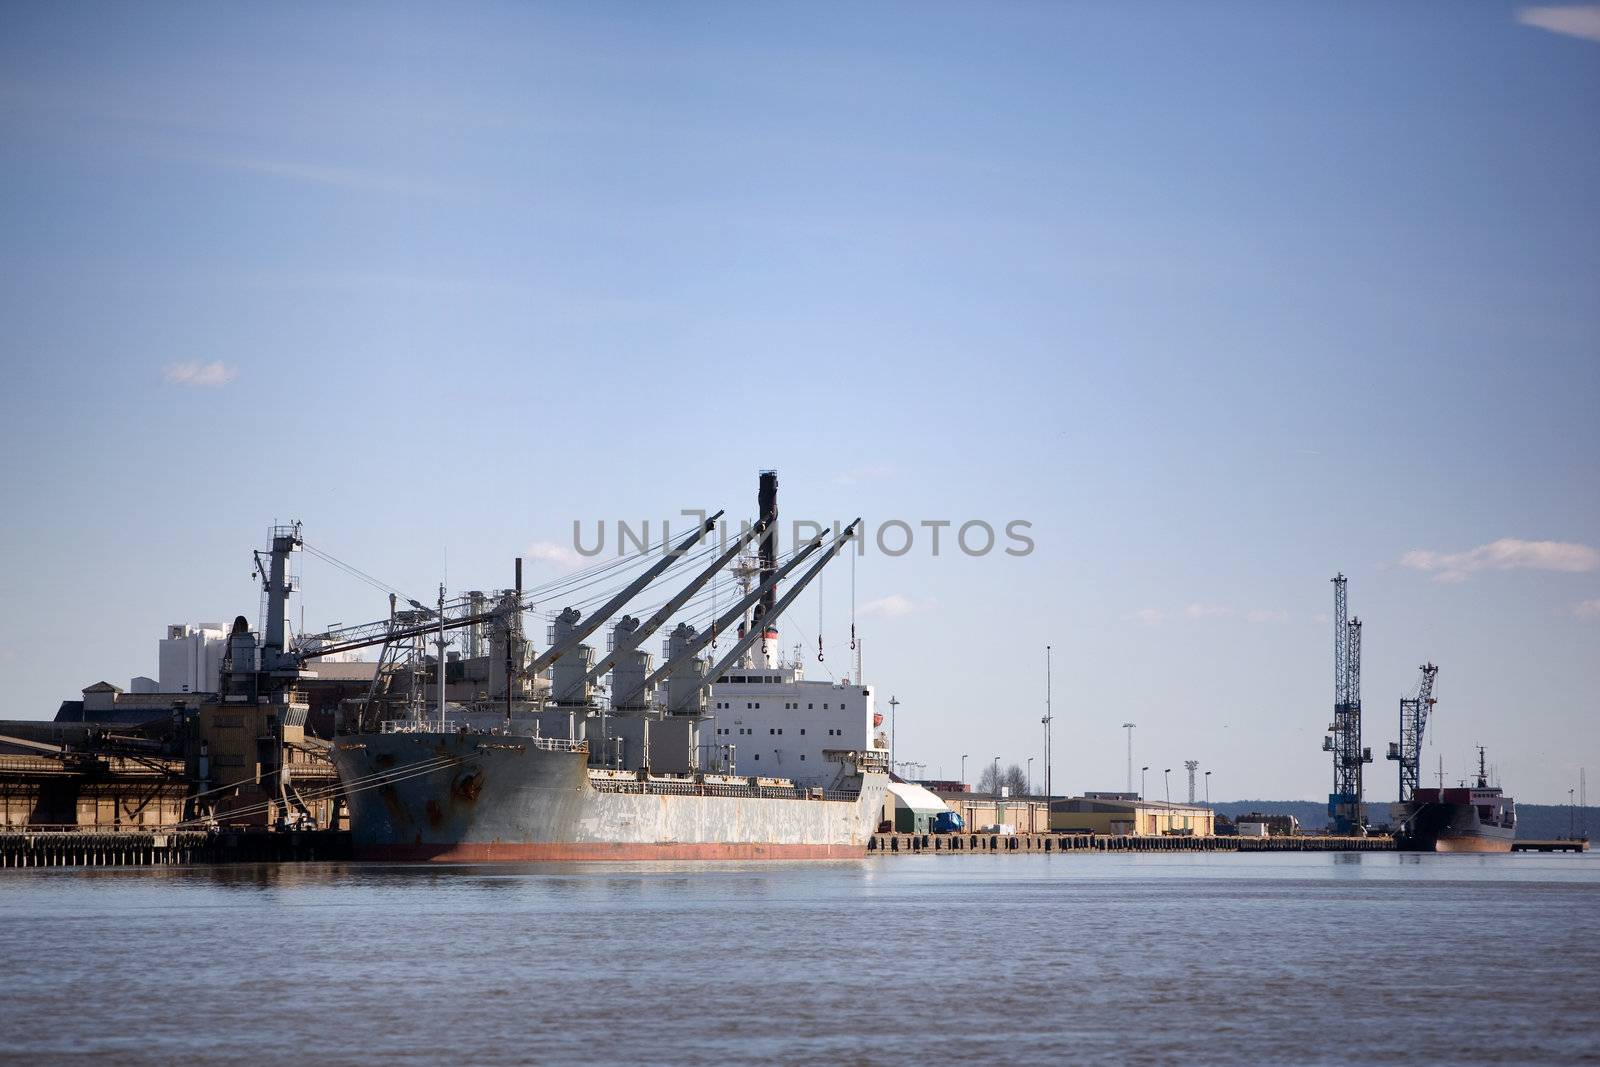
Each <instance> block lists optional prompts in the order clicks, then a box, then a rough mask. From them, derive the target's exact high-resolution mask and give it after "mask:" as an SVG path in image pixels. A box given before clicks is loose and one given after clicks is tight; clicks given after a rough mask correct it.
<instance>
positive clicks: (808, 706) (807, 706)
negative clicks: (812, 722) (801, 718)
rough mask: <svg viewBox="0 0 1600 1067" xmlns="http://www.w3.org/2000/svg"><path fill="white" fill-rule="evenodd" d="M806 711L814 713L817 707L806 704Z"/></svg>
mask: <svg viewBox="0 0 1600 1067" xmlns="http://www.w3.org/2000/svg"><path fill="white" fill-rule="evenodd" d="M806 710H807V711H816V710H817V706H816V705H815V704H807V705H806Z"/></svg>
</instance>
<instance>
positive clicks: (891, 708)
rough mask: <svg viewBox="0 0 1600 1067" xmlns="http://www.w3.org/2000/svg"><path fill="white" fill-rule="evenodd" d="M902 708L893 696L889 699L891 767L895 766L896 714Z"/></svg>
mask: <svg viewBox="0 0 1600 1067" xmlns="http://www.w3.org/2000/svg"><path fill="white" fill-rule="evenodd" d="M898 707H900V701H899V700H898V699H897V698H895V697H893V696H891V697H890V698H889V766H891V767H893V766H894V713H895V709H897V708H898Z"/></svg>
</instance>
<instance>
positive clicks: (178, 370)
mask: <svg viewBox="0 0 1600 1067" xmlns="http://www.w3.org/2000/svg"><path fill="white" fill-rule="evenodd" d="M161 376H162V377H163V378H165V379H166V380H167V384H168V385H188V386H193V387H195V388H198V389H215V388H218V387H219V386H224V385H227V384H228V383H229V382H231V381H233V380H234V379H235V378H237V377H238V376H239V371H238V369H237V368H234V367H230V366H228V365H227V364H226V363H224V362H222V361H221V360H220V359H219V360H217V361H215V362H213V363H201V362H200V361H199V360H197V359H194V360H189V361H188V362H186V363H168V364H167V365H166V366H165V367H162V368H161Z"/></svg>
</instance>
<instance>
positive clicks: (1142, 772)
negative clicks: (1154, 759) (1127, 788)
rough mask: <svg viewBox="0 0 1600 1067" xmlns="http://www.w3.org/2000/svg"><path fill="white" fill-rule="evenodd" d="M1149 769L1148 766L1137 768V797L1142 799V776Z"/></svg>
mask: <svg viewBox="0 0 1600 1067" xmlns="http://www.w3.org/2000/svg"><path fill="white" fill-rule="evenodd" d="M1149 769H1150V768H1149V767H1140V768H1139V799H1140V800H1143V799H1144V776H1145V772H1146V771H1148V770H1149Z"/></svg>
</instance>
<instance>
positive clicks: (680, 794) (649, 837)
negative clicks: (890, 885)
mask: <svg viewBox="0 0 1600 1067" xmlns="http://www.w3.org/2000/svg"><path fill="white" fill-rule="evenodd" d="M561 744H562V743H551V742H540V741H539V740H538V739H535V738H522V737H509V736H504V735H488V734H476V733H449V734H443V733H394V734H368V735H362V736H359V737H351V738H343V739H341V740H340V741H339V742H337V743H336V744H335V745H334V751H333V756H334V762H335V764H336V765H337V766H338V768H339V774H340V778H341V780H342V781H343V783H344V785H345V791H346V799H347V803H348V805H349V810H350V829H351V837H352V845H353V851H354V855H355V856H356V858H358V859H368V860H390V861H405V862H499V861H506V862H524V861H575V860H577V861H593V860H618V861H620V860H765V859H796V860H819V859H848V858H857V857H860V856H864V855H865V854H866V846H867V841H868V840H869V838H870V835H871V831H872V829H873V828H875V827H876V825H877V816H878V811H879V810H881V807H882V804H883V791H884V786H885V784H886V779H885V777H884V776H883V775H882V774H881V773H876V772H870V771H869V772H867V773H865V774H863V775H859V776H856V777H855V779H854V783H855V788H854V789H853V790H846V791H843V792H830V793H828V794H827V795H826V798H825V799H824V798H822V797H820V796H818V795H817V792H818V791H805V790H795V789H784V788H778V787H770V788H769V787H747V786H745V785H744V784H743V783H742V782H741V783H740V784H739V785H738V786H729V785H720V786H719V785H714V784H708V783H706V782H703V781H700V780H696V779H691V778H673V779H660V778H649V777H648V776H646V777H645V778H642V779H641V778H638V777H636V776H605V775H592V774H591V772H590V770H589V768H588V766H587V753H586V752H585V751H584V750H582V749H573V748H571V747H570V746H569V747H567V748H561V747H559V746H560V745H561ZM547 746H549V747H547Z"/></svg>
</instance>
